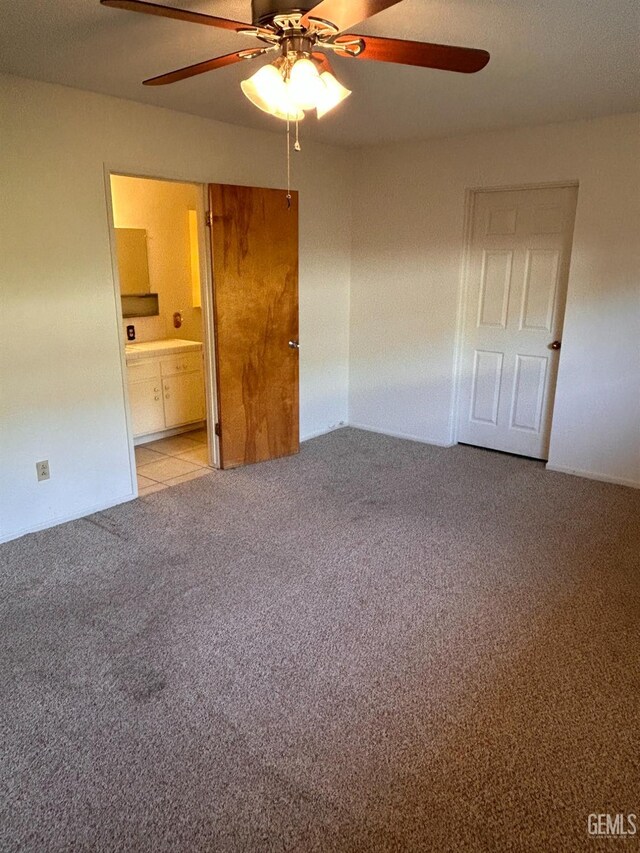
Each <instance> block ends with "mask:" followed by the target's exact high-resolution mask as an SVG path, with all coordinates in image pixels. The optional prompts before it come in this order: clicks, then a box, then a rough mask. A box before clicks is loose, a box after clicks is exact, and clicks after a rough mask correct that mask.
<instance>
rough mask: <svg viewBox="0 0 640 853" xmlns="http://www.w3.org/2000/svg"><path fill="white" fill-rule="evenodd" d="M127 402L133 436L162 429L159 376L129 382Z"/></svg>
mask: <svg viewBox="0 0 640 853" xmlns="http://www.w3.org/2000/svg"><path fill="white" fill-rule="evenodd" d="M129 404H130V406H131V417H132V419H133V435H134V438H137V437H138V436H139V435H147V434H148V433H150V432H158V431H159V430H162V429H164V408H163V405H162V382H161V381H160V379H159V378H158V379H145V380H143V381H142V382H130V383H129Z"/></svg>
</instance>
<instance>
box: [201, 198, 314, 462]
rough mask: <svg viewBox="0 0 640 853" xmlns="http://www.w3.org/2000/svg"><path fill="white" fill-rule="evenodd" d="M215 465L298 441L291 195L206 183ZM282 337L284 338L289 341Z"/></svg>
mask: <svg viewBox="0 0 640 853" xmlns="http://www.w3.org/2000/svg"><path fill="white" fill-rule="evenodd" d="M209 201H210V211H211V217H210V220H211V226H210V227H211V248H212V264H213V291H214V292H213V304H214V323H215V341H216V368H217V371H216V372H217V386H218V419H219V432H220V465H221V467H222V468H235V467H237V466H239V465H247V464H249V463H252V462H263V461H265V460H267V459H275V458H277V457H280V456H289V455H290V454H293V453H297V452H298V450H299V449H300V444H299V427H298V418H299V412H298V405H299V404H298V373H299V369H298V350H297V341H298V194H297V193H292V200H291V207H290V208H289V206H288V205H287V200H286V195H285V192H284V191H283V190H270V189H258V188H255V187H238V186H227V185H222V184H211V185H210V186H209ZM290 342H292V343H291V344H290Z"/></svg>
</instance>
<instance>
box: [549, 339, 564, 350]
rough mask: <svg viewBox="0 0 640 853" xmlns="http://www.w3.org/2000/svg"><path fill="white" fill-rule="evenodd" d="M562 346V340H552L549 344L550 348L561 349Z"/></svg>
mask: <svg viewBox="0 0 640 853" xmlns="http://www.w3.org/2000/svg"><path fill="white" fill-rule="evenodd" d="M561 346H562V341H551V343H550V344H549V349H560V347H561Z"/></svg>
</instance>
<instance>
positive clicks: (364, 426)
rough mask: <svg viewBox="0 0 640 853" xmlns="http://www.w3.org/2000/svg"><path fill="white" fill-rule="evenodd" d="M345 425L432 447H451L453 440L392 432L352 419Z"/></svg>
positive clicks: (453, 443)
mask: <svg viewBox="0 0 640 853" xmlns="http://www.w3.org/2000/svg"><path fill="white" fill-rule="evenodd" d="M345 426H350V427H353V429H363V430H365V431H366V432H377V433H378V434H379V435H388V436H389V437H390V438H402V439H405V440H406V441H417V442H419V443H420V444H431V445H433V446H434V447H453V446H454V445H455V441H440V440H439V439H435V438H423V437H422V436H419V435H411V433H405V432H393V431H392V430H387V429H380V428H379V427H374V426H369V425H368V424H359V423H355V422H354V421H348V422H347V423H346V424H345Z"/></svg>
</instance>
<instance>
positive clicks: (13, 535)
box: [0, 492, 137, 545]
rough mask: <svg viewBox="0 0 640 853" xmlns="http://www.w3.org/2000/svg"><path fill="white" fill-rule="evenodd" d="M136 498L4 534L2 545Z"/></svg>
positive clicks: (120, 499)
mask: <svg viewBox="0 0 640 853" xmlns="http://www.w3.org/2000/svg"><path fill="white" fill-rule="evenodd" d="M136 497H137V495H135V494H134V493H133V492H131V493H130V494H128V495H125V496H124V497H120V498H117V499H116V500H115V501H109V503H106V504H98V505H96V506H93V507H85V508H84V509H81V510H78V512H74V513H72V514H71V515H65V516H58V517H57V518H50V519H48V520H47V521H43V522H42V523H41V524H36V525H34V526H33V527H25V528H23V529H22V530H16V531H14V532H13V533H7V534H6V535H5V534H4V533H3V534H0V545H1V544H2V543H3V542H11V541H12V540H13V539H20V537H21V536H27V535H28V534H29V533H38V532H39V531H40V530H49V528H51V527H58V526H59V525H60V524H66V523H67V522H69V521H77V520H78V519H79V518H85V516H87V515H93V513H94V512H102V510H105V509H111V507H113V506H118V504H124V503H127V502H128V501H132V500H133V499H134V498H136Z"/></svg>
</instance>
